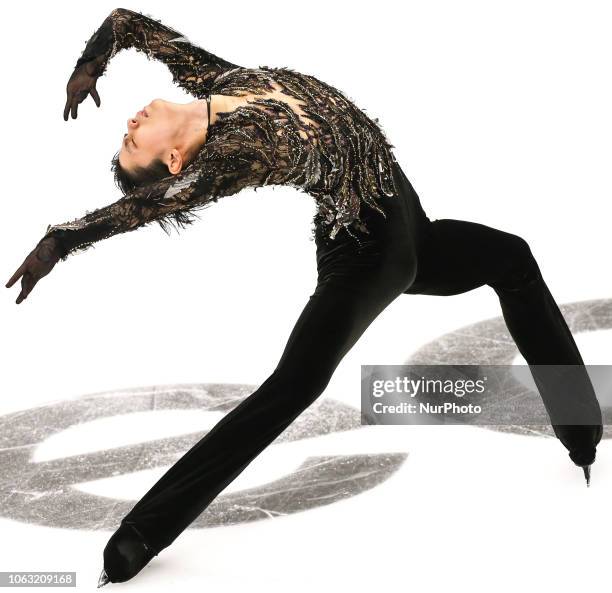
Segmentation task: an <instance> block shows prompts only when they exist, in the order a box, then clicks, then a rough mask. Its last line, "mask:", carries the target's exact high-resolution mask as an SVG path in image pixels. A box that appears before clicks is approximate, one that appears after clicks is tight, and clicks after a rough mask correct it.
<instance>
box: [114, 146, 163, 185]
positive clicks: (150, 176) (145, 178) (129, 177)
mask: <svg viewBox="0 0 612 593" xmlns="http://www.w3.org/2000/svg"><path fill="white" fill-rule="evenodd" d="M111 171H112V172H113V173H114V175H115V185H116V186H117V187H118V188H119V189H120V190H121V192H123V194H128V193H129V192H131V191H132V190H133V189H135V188H137V187H140V186H141V185H145V184H147V183H151V182H153V181H159V180H160V179H163V178H164V177H168V175H170V171H169V170H168V165H166V163H164V161H162V160H161V159H154V160H153V161H152V162H151V164H150V165H148V166H147V167H137V168H136V170H135V171H127V170H126V169H124V168H123V167H122V166H121V164H120V163H119V153H117V154H116V155H115V156H114V157H113V158H112V160H111Z"/></svg>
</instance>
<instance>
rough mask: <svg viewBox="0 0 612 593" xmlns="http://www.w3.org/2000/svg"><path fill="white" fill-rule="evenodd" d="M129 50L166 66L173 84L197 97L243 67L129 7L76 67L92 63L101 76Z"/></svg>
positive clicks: (112, 17)
mask: <svg viewBox="0 0 612 593" xmlns="http://www.w3.org/2000/svg"><path fill="white" fill-rule="evenodd" d="M129 48H135V49H136V50H138V51H142V52H144V53H145V54H146V55H147V57H148V58H149V59H156V60H160V61H161V62H163V63H164V64H166V66H168V69H169V70H170V72H171V73H172V80H173V82H174V83H175V84H177V85H178V86H180V87H181V88H183V89H184V90H186V91H187V92H188V93H191V94H192V95H194V96H195V97H197V98H202V97H203V96H204V95H205V94H206V93H207V92H208V89H209V87H210V85H211V84H212V82H213V81H214V79H215V78H216V77H217V76H219V74H221V73H223V72H225V71H227V70H231V69H233V68H240V66H237V65H236V64H233V63H231V62H228V61H227V60H224V59H223V58H220V57H218V56H216V55H214V54H212V53H210V52H207V51H206V50H204V49H202V48H201V47H198V46H197V45H195V44H193V43H191V42H190V41H189V40H188V39H187V38H186V37H185V36H184V35H183V34H182V33H179V32H178V31H175V30H174V29H171V28H169V27H166V26H165V25H163V24H162V23H161V22H159V21H157V20H155V19H153V18H150V17H148V16H145V15H143V14H140V13H138V12H133V11H131V10H128V9H126V8H116V9H115V10H113V11H112V12H111V13H110V14H109V15H108V17H107V18H106V19H105V20H104V22H103V23H102V25H101V26H100V28H99V29H98V30H97V31H96V32H95V33H94V34H93V35H92V37H91V38H90V39H89V41H88V42H87V43H86V46H85V49H84V51H83V53H82V55H81V57H80V58H79V59H78V61H77V63H76V65H75V67H78V66H80V65H81V64H82V63H84V62H89V61H92V60H93V61H94V63H95V65H96V70H95V73H96V74H97V75H98V76H101V75H102V74H104V72H105V71H106V68H107V66H108V63H109V61H110V60H111V58H112V57H113V56H115V55H116V54H117V53H118V52H119V51H121V50H122V49H129Z"/></svg>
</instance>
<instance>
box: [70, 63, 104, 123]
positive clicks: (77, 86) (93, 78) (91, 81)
mask: <svg viewBox="0 0 612 593" xmlns="http://www.w3.org/2000/svg"><path fill="white" fill-rule="evenodd" d="M99 71H100V63H99V62H98V60H97V59H94V60H90V61H89V62H84V63H83V64H81V65H80V66H78V67H77V68H75V69H74V72H73V73H72V75H71V76H70V79H69V80H68V84H67V85H66V106H65V107H64V121H68V114H69V113H70V112H72V119H76V118H77V108H78V106H79V103H82V102H83V101H84V100H85V99H87V97H88V96H89V95H91V96H92V98H93V100H94V101H95V103H96V105H97V106H98V107H100V95H98V91H97V89H96V83H97V82H98V78H99V77H100V75H99Z"/></svg>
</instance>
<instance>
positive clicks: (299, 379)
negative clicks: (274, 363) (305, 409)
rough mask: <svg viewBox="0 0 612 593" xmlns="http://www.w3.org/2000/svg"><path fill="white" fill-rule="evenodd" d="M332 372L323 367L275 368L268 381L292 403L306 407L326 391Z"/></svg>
mask: <svg viewBox="0 0 612 593" xmlns="http://www.w3.org/2000/svg"><path fill="white" fill-rule="evenodd" d="M332 373H333V371H332V370H331V369H330V370H327V369H326V368H325V367H324V366H320V367H317V368H309V367H307V366H302V367H301V368H299V369H295V368H291V369H289V368H285V367H282V366H281V367H277V368H276V370H275V371H274V372H273V373H272V375H271V376H270V379H269V380H270V381H272V382H274V385H275V387H276V388H277V389H279V390H280V391H281V392H283V393H285V394H286V397H287V398H290V400H291V402H292V403H299V404H300V405H304V404H306V405H308V404H310V403H312V402H314V401H315V400H316V399H317V398H318V397H319V396H320V395H321V394H322V393H323V392H324V391H325V389H326V387H327V385H328V384H329V382H330V380H331V377H332Z"/></svg>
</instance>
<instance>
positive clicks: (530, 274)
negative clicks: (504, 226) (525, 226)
mask: <svg viewBox="0 0 612 593" xmlns="http://www.w3.org/2000/svg"><path fill="white" fill-rule="evenodd" d="M504 263H505V265H504V274H503V278H502V280H501V284H503V285H504V287H506V288H519V287H521V286H523V285H525V284H528V283H529V282H531V281H533V280H534V279H535V278H537V277H538V275H539V273H540V270H539V267H538V264H537V261H536V259H535V257H534V255H533V252H532V251H531V247H530V245H529V243H528V242H527V241H526V240H525V239H524V238H523V237H521V236H519V235H514V234H511V233H508V234H507V239H506V245H505V252H504Z"/></svg>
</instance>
